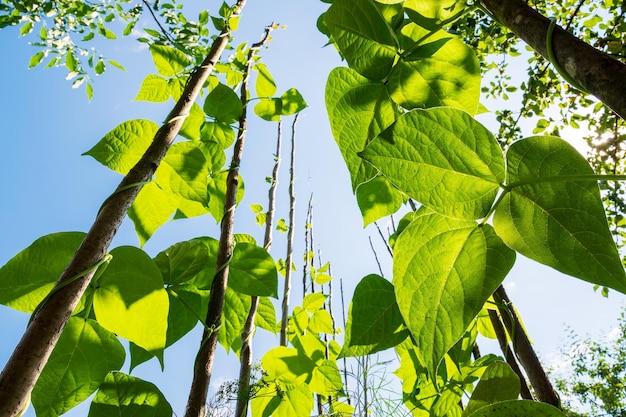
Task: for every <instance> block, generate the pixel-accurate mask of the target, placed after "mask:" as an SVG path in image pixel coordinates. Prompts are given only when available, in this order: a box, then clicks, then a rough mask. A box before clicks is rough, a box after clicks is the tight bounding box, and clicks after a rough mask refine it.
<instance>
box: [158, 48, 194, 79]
mask: <svg viewBox="0 0 626 417" xmlns="http://www.w3.org/2000/svg"><path fill="white" fill-rule="evenodd" d="M150 52H151V53H152V60H153V61H154V65H155V66H156V69H157V71H159V74H161V75H164V76H166V77H172V76H174V75H176V74H177V73H179V72H181V71H183V70H184V69H185V68H187V67H188V66H189V65H191V60H190V59H189V58H188V57H187V55H185V54H184V53H182V52H181V51H179V50H178V49H174V48H170V47H169V46H164V45H150Z"/></svg>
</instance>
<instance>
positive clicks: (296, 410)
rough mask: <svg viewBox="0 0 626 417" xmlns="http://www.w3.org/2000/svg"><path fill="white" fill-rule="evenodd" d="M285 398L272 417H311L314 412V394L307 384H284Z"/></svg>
mask: <svg viewBox="0 0 626 417" xmlns="http://www.w3.org/2000/svg"><path fill="white" fill-rule="evenodd" d="M283 390H284V396H283V397H282V398H281V402H280V404H279V405H278V407H276V410H274V412H273V413H272V417H294V416H309V415H311V411H312V410H313V393H312V392H311V388H309V386H308V385H307V384H301V383H285V384H283Z"/></svg>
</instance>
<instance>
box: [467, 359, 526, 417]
mask: <svg viewBox="0 0 626 417" xmlns="http://www.w3.org/2000/svg"><path fill="white" fill-rule="evenodd" d="M519 393H520V380H519V377H518V376H517V374H516V373H515V372H514V371H513V369H511V367H510V366H509V365H508V364H507V363H506V362H502V361H496V362H494V363H492V364H491V365H489V366H488V367H487V369H486V370H485V372H484V373H483V375H482V376H481V377H480V381H479V382H478V384H477V385H476V388H474V392H473V393H472V396H471V398H470V400H469V402H468V403H467V406H466V407H465V410H464V412H463V415H464V416H467V415H470V414H472V413H473V412H474V411H476V410H478V409H480V408H482V407H484V406H487V405H490V404H493V403H498V402H501V401H507V400H515V399H517V397H518V396H519Z"/></svg>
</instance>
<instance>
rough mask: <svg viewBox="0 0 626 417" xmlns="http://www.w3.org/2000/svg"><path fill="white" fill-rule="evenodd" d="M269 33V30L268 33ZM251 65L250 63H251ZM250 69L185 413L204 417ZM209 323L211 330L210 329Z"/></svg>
mask: <svg viewBox="0 0 626 417" xmlns="http://www.w3.org/2000/svg"><path fill="white" fill-rule="evenodd" d="M267 36H269V31H266V33H265V37H266V38H267ZM263 43H264V40H262V41H261V42H259V43H256V44H254V45H253V46H252V47H251V48H250V50H251V53H252V51H254V50H257V49H259V48H260V47H261V46H262V45H263ZM248 65H250V63H248ZM249 75H250V74H249V72H246V74H244V78H243V81H242V83H241V101H242V108H243V109H242V112H241V116H240V118H239V128H238V134H237V140H236V141H235V146H234V150H233V156H232V159H231V163H230V169H229V170H228V177H227V179H226V181H227V182H226V196H225V199H224V217H223V218H222V222H221V232H220V241H219V246H218V251H217V263H216V273H215V276H214V277H213V282H212V283H211V292H210V295H209V304H208V309H207V315H206V318H205V320H204V323H205V330H204V332H203V335H202V342H201V344H200V348H199V350H198V354H197V355H196V359H195V363H194V372H193V380H192V382H191V388H190V390H189V397H188V400H187V408H186V410H185V417H204V416H205V415H206V399H207V394H208V391H209V384H210V382H211V374H212V371H213V362H214V359H215V351H216V347H217V339H218V334H219V331H220V326H221V320H222V311H223V309H224V298H225V295H226V286H227V284H228V274H229V272H230V259H231V258H232V255H233V248H234V243H233V229H234V224H235V207H236V205H237V188H238V185H239V166H240V164H241V158H242V156H243V148H244V143H245V138H246V131H247V111H246V108H247V106H246V103H247V100H248V99H247V97H248V79H249ZM207 327H208V328H209V329H210V330H207Z"/></svg>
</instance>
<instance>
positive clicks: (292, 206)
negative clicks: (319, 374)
mask: <svg viewBox="0 0 626 417" xmlns="http://www.w3.org/2000/svg"><path fill="white" fill-rule="evenodd" d="M299 116H300V114H299V113H298V114H296V117H295V118H294V120H293V124H292V125H291V158H290V162H289V225H288V231H287V256H286V258H285V268H286V269H285V287H284V290H283V302H282V314H281V320H282V321H281V326H280V345H281V346H287V324H288V323H289V296H290V293H291V263H292V258H293V234H294V229H295V228H294V224H295V221H296V191H295V187H294V186H295V181H296V124H297V123H298V117H299Z"/></svg>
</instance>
